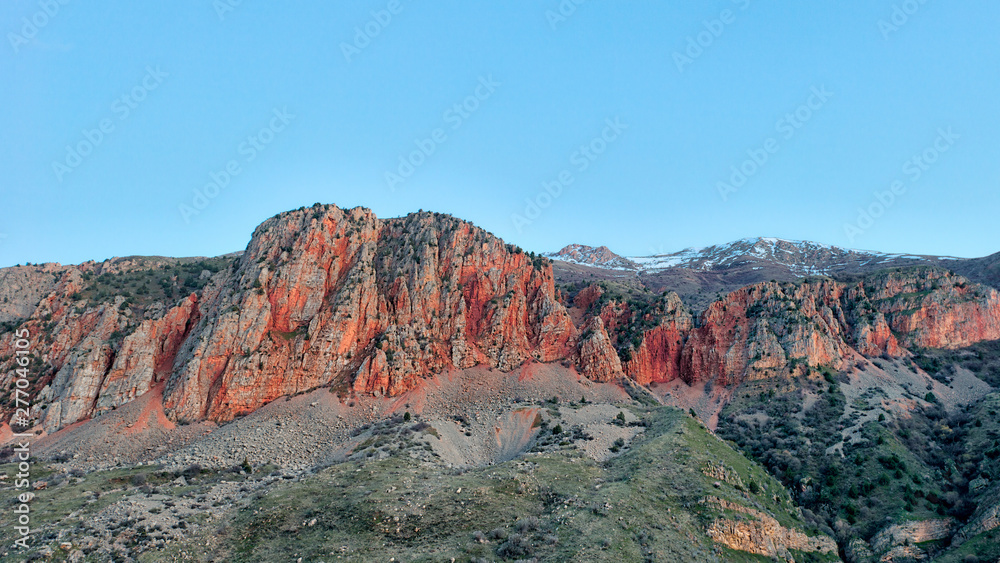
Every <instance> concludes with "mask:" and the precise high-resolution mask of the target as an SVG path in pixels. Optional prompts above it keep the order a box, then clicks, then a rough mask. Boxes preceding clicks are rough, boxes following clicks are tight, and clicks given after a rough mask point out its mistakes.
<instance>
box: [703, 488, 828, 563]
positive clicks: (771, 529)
mask: <svg viewBox="0 0 1000 563" xmlns="http://www.w3.org/2000/svg"><path fill="white" fill-rule="evenodd" d="M708 500H709V502H710V503H711V504H714V505H717V506H718V508H721V509H723V510H726V511H730V512H738V513H742V514H746V515H748V516H750V517H751V518H752V519H740V520H736V519H730V518H717V519H716V520H715V521H714V522H712V523H711V524H710V525H709V527H708V530H707V531H708V535H709V537H711V538H712V539H713V540H715V541H716V542H718V543H721V544H723V545H725V546H726V547H729V548H730V549H735V550H738V551H746V552H749V553H756V554H758V555H764V556H767V557H782V558H783V559H787V558H788V557H789V550H793V549H794V550H797V551H802V552H806V553H813V552H820V553H836V552H837V544H836V542H834V541H833V539H832V538H829V537H827V536H817V537H809V536H807V535H805V534H803V533H802V532H800V531H798V530H791V529H788V528H785V527H783V526H782V525H781V524H779V523H778V521H777V520H775V519H774V518H772V517H770V516H768V515H767V514H765V513H763V512H761V511H759V510H754V509H752V508H747V507H745V506H742V505H739V504H736V503H733V502H729V501H726V500H722V499H718V498H714V497H709V499H708Z"/></svg>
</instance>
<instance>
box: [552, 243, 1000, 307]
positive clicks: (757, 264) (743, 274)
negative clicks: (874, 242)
mask: <svg viewBox="0 0 1000 563" xmlns="http://www.w3.org/2000/svg"><path fill="white" fill-rule="evenodd" d="M601 248H602V249H604V250H603V251H601V252H596V251H595V249H592V248H591V247H587V246H581V245H570V246H567V247H566V248H564V249H563V250H561V251H560V252H557V253H550V254H546V256H548V257H549V258H552V259H553V260H554V266H553V270H554V273H555V276H556V281H557V282H558V283H564V284H568V283H576V284H580V283H584V284H586V283H591V282H594V281H600V280H606V281H614V282H616V283H625V284H628V285H634V286H637V287H643V288H647V289H649V290H650V291H654V292H662V291H675V292H677V293H678V294H679V295H680V296H681V297H682V298H684V301H685V303H687V304H688V305H689V306H691V307H693V308H696V309H701V308H702V307H704V306H705V305H707V304H708V303H709V302H711V300H712V299H714V298H716V297H717V296H719V295H721V294H725V293H729V292H730V291H733V290H735V289H739V288H741V287H745V286H747V285H751V284H754V283H759V282H763V281H770V280H777V281H795V280H798V279H802V278H806V277H810V276H828V277H833V278H837V279H849V278H851V277H853V276H859V275H864V274H867V273H871V272H877V271H879V270H884V269H887V268H898V267H911V266H934V267H939V268H941V269H944V270H948V271H953V272H957V273H961V274H963V275H965V276H966V277H968V278H969V279H970V280H972V281H976V282H977V283H983V284H987V285H990V286H992V287H994V288H998V287H1000V285H997V284H998V280H1000V278H998V271H1000V270H998V269H997V267H996V261H997V259H996V258H995V257H988V258H979V259H963V258H955V257H951V256H931V255H914V254H886V253H882V252H873V251H866V250H852V249H845V248H840V247H837V246H831V245H825V244H820V243H815V242H808V241H793V240H784V239H777V238H769V237H757V238H747V239H742V240H738V241H735V242H730V243H727V244H720V245H713V246H709V247H705V248H687V249H684V250H681V251H678V252H673V253H668V254H657V255H652V256H635V257H628V258H622V257H618V255H616V254H614V253H613V252H611V251H610V250H607V249H606V247H601ZM609 257H614V258H609Z"/></svg>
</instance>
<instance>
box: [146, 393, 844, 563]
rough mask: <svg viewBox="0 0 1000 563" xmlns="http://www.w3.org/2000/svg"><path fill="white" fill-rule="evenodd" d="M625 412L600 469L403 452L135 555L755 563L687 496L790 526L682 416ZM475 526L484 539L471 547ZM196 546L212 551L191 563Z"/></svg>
mask: <svg viewBox="0 0 1000 563" xmlns="http://www.w3.org/2000/svg"><path fill="white" fill-rule="evenodd" d="M638 414H641V415H642V416H644V417H645V418H646V419H647V421H648V422H649V424H650V426H649V427H648V428H647V431H646V434H645V436H644V437H642V438H639V439H637V440H636V442H635V443H633V444H632V446H631V447H629V448H627V449H626V451H625V453H624V454H623V455H621V456H620V457H618V458H615V459H613V460H612V461H610V462H608V463H606V464H599V463H596V462H594V461H592V460H590V459H588V458H584V457H582V456H581V455H580V454H579V453H578V451H576V450H574V449H571V448H567V449H564V450H561V451H556V452H552V453H545V454H537V455H530V456H527V457H524V458H521V459H518V460H513V461H511V462H507V463H504V464H501V465H497V466H494V467H485V468H481V469H476V470H471V471H467V472H464V473H461V474H459V473H450V474H444V473H442V471H441V470H440V468H438V467H435V466H430V465H426V464H420V463H419V462H415V461H414V460H412V459H411V458H409V456H407V455H395V456H392V457H389V458H387V459H383V460H381V461H375V462H368V463H361V462H349V463H344V464H340V465H336V466H333V467H330V468H327V469H325V470H322V471H320V472H319V473H317V474H315V475H312V476H309V477H308V478H306V479H303V480H302V481H299V482H294V483H288V484H283V485H281V486H279V487H276V488H275V489H273V490H272V491H271V492H270V493H269V494H267V495H263V496H261V497H260V498H255V499H253V501H252V502H251V504H250V505H249V506H248V507H246V508H245V509H243V510H241V511H239V512H237V513H235V514H233V515H232V517H231V518H230V519H229V520H228V521H226V522H225V523H223V524H222V525H221V526H220V527H219V528H218V529H217V530H212V531H211V532H212V533H211V534H209V536H205V537H195V538H192V539H191V541H190V543H189V544H188V545H184V546H172V547H171V548H170V549H169V550H168V551H164V552H152V553H149V554H146V556H144V557H143V560H145V561H164V560H173V559H174V558H175V557H176V556H177V555H178V554H179V553H181V552H184V553H187V554H191V557H192V558H193V560H199V557H202V558H203V559H202V560H207V559H208V558H209V557H212V556H215V557H222V558H223V559H225V560H228V561H277V560H295V559H297V558H298V557H302V558H303V561H312V560H319V559H321V558H323V557H328V558H329V557H330V554H331V553H333V554H343V555H344V556H345V558H348V559H353V560H382V561H385V560H388V558H389V557H397V560H399V559H402V560H404V561H448V560H450V559H451V558H452V557H454V558H455V560H456V561H470V560H476V558H484V559H486V560H489V561H494V560H499V559H501V557H502V556H506V558H507V559H511V560H514V559H519V558H530V557H538V558H539V559H540V560H543V561H643V560H661V561H714V560H718V561H767V559H766V558H762V557H758V556H754V555H750V554H746V553H740V552H735V551H731V550H728V549H725V548H722V547H720V546H716V545H714V544H713V543H712V542H711V541H710V540H709V538H708V537H707V536H706V535H705V533H704V528H705V525H706V524H708V523H709V522H710V521H711V520H712V519H714V518H715V517H716V516H719V515H720V514H718V512H717V511H716V510H715V509H712V508H709V507H708V506H706V505H703V504H700V503H699V502H698V501H699V500H700V499H703V498H704V497H705V496H707V495H715V496H718V497H721V498H724V499H729V500H732V501H736V502H739V503H741V504H744V505H747V506H750V507H754V508H757V509H760V510H764V511H767V512H769V513H771V514H773V515H774V516H775V517H776V518H777V519H778V520H779V521H780V522H781V523H783V524H785V525H789V526H795V527H799V528H801V527H802V524H801V521H800V520H799V518H798V516H797V513H796V510H795V509H794V508H793V506H792V505H791V499H790V497H789V495H788V493H787V492H786V491H785V490H784V489H783V488H782V487H781V485H780V484H779V483H778V482H777V481H775V480H774V479H772V478H770V477H769V476H767V475H766V473H765V472H764V471H763V470H762V469H761V468H760V467H759V466H757V465H755V464H753V463H751V462H749V461H748V460H747V459H746V458H744V457H743V456H742V455H741V454H739V453H738V452H736V451H734V450H732V449H731V448H729V447H728V446H727V445H726V444H725V443H723V442H721V441H719V440H718V439H716V438H715V437H713V436H711V434H709V433H708V432H707V431H706V430H705V429H704V428H703V427H702V426H701V425H700V424H699V423H698V422H696V421H695V420H694V419H692V418H690V417H688V416H687V415H685V414H683V413H682V412H680V411H678V410H675V409H670V408H657V409H653V410H649V411H644V412H640V413H638ZM709 463H715V464H718V463H722V464H724V465H726V466H728V467H730V468H732V469H735V470H736V472H737V473H738V474H739V475H740V478H741V479H742V480H743V482H744V483H749V482H750V481H754V482H755V483H757V484H758V486H759V493H758V494H749V493H748V492H745V491H741V490H737V489H736V488H735V487H733V486H731V485H729V484H726V483H721V484H720V485H721V486H720V487H718V488H717V487H715V486H714V479H711V478H709V477H707V476H705V475H704V474H703V473H702V472H701V471H700V469H701V468H702V467H704V466H706V465H707V464H709ZM535 519H537V523H536V520H535ZM313 520H315V522H313ZM477 531H480V532H483V533H484V534H485V535H486V537H487V538H488V539H487V540H486V542H487V543H482V542H479V541H477V540H476V539H475V536H474V533H475V532H477ZM210 536H214V537H210ZM206 542H208V543H211V544H212V545H213V546H214V553H213V554H212V555H206V556H194V555H193V554H196V553H200V552H201V551H203V550H204V549H203V548H202V546H204V545H205V544H206ZM498 554H500V555H498ZM401 556H402V557H401ZM289 558H291V559H289ZM800 559H805V560H810V559H809V558H803V557H800ZM825 559H830V557H829V556H828V557H826V558H825ZM825 559H824V558H816V559H815V560H825Z"/></svg>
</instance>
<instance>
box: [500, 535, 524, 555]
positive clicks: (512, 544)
mask: <svg viewBox="0 0 1000 563" xmlns="http://www.w3.org/2000/svg"><path fill="white" fill-rule="evenodd" d="M496 553H497V555H498V556H500V557H503V558H504V559H514V558H517V557H527V556H529V555H531V553H532V549H531V542H530V541H528V538H526V537H525V536H524V535H522V534H511V535H510V537H509V538H507V541H505V542H503V543H502V544H500V547H498V548H497V552H496Z"/></svg>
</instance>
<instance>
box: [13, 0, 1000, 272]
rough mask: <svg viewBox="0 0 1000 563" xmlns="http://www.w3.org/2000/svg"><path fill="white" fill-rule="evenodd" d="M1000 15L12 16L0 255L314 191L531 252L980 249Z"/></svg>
mask: <svg viewBox="0 0 1000 563" xmlns="http://www.w3.org/2000/svg"><path fill="white" fill-rule="evenodd" d="M577 3H578V4H577ZM560 10H562V13H560ZM998 24H1000V4H998V3H997V2H993V1H989V0H968V1H964V2H944V1H942V0H922V1H921V0H907V1H905V2H904V1H900V0H895V1H894V0H873V1H867V2H830V1H826V2H800V1H792V0H783V1H779V2H763V1H759V0H716V1H705V2H679V1H670V2H664V1H657V2H654V1H633V2H598V1H596V0H564V1H563V2H562V3H561V4H560V2H559V1H557V0H543V1H537V2H461V1H458V0H438V1H435V2H416V1H413V0H391V1H390V0H373V1H358V2H320V1H316V0H303V1H299V2H282V3H278V2H264V1H261V0H242V1H239V0H217V1H215V2H213V0H175V1H172V2H169V3H168V2H158V3H148V2H125V1H117V0H109V1H98V2H82V1H79V0H42V1H41V2H40V1H39V0H30V1H29V0H6V1H4V2H3V3H2V5H0V32H2V33H3V44H2V45H0V84H2V87H0V124H2V126H0V143H2V147H3V150H2V151H0V202H2V204H3V205H2V211H0V266H6V265H12V264H15V263H24V262H45V261H58V262H62V263H77V262H81V261H84V260H88V259H104V258H108V257H112V256H124V255H131V254H159V255H172V256H191V255H217V254H221V253H225V252H230V251H234V250H240V249H242V248H244V247H245V246H246V243H247V242H248V240H249V237H250V233H251V232H252V230H253V228H254V227H255V226H256V225H257V224H259V223H260V222H261V221H263V220H264V219H266V218H267V217H270V216H272V215H274V214H275V213H278V212H280V211H284V210H288V209H292V208H296V207H299V206H302V205H311V204H313V203H314V202H323V203H335V204H337V205H339V206H342V207H354V206H358V205H360V206H365V207H370V208H372V209H373V210H374V211H375V212H376V214H377V215H379V216H381V217H390V216H398V215H403V214H405V213H407V212H410V211H416V210H418V209H424V210H434V211H441V212H447V213H451V214H453V215H456V216H458V217H461V218H464V219H468V220H471V221H473V222H475V223H476V224H478V225H480V226H482V227H484V228H486V229H487V230H489V231H491V232H493V233H495V234H497V235H499V236H501V237H503V238H504V239H506V240H508V241H510V242H513V243H516V244H518V245H520V246H522V247H523V248H525V249H527V250H534V251H551V250H558V249H559V248H561V247H562V246H564V245H565V244H569V243H583V244H591V245H599V244H604V245H607V246H609V247H611V248H612V249H613V250H615V251H617V252H619V253H621V254H625V255H643V254H651V253H655V252H670V251H675V250H680V249H682V248H685V247H688V246H706V245H710V244H715V243H722V242H727V241H730V240H734V239H738V238H742V237H749V236H775V237H783V238H792V239H805V240H814V241H819V242H825V243H829V244H836V245H840V246H848V247H857V248H865V249H875V250H883V251H890V252H919V253H930V254H949V255H957V256H982V255H986V254H990V253H993V252H996V251H1000V236H998V235H1000V226H998V224H1000V223H998V221H997V220H996V219H997V211H998V209H1000V194H998V188H1000V158H998V155H1000V133H998V132H1000V104H998V103H997V100H998V99H1000V95H998V94H1000V92H998V91H1000V33H998V32H997V29H998V27H1000V26H998ZM102 128H103V129H104V130H103V131H102ZM414 151H417V152H414ZM755 159H756V161H755ZM401 160H402V162H401ZM227 169H228V171H227ZM740 169H742V170H743V172H739V170H740ZM213 175H214V178H215V179H214V180H213ZM226 176H228V182H227V181H226ZM560 181H561V182H562V183H561V184H556V182H560ZM213 182H214V185H209V184H210V183H213ZM220 184H225V185H224V186H220ZM545 185H547V186H548V190H549V191H546V189H545V187H544V186H545ZM893 189H895V190H896V193H893ZM195 190H199V191H200V193H201V194H202V196H198V195H197V194H196V192H195ZM550 192H551V193H553V194H556V196H555V197H553V196H552V195H550ZM876 192H878V193H879V194H881V195H878V196H877V195H876ZM880 200H881V201H880ZM535 206H537V207H535ZM860 210H864V215H862V212H861V211H860Z"/></svg>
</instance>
